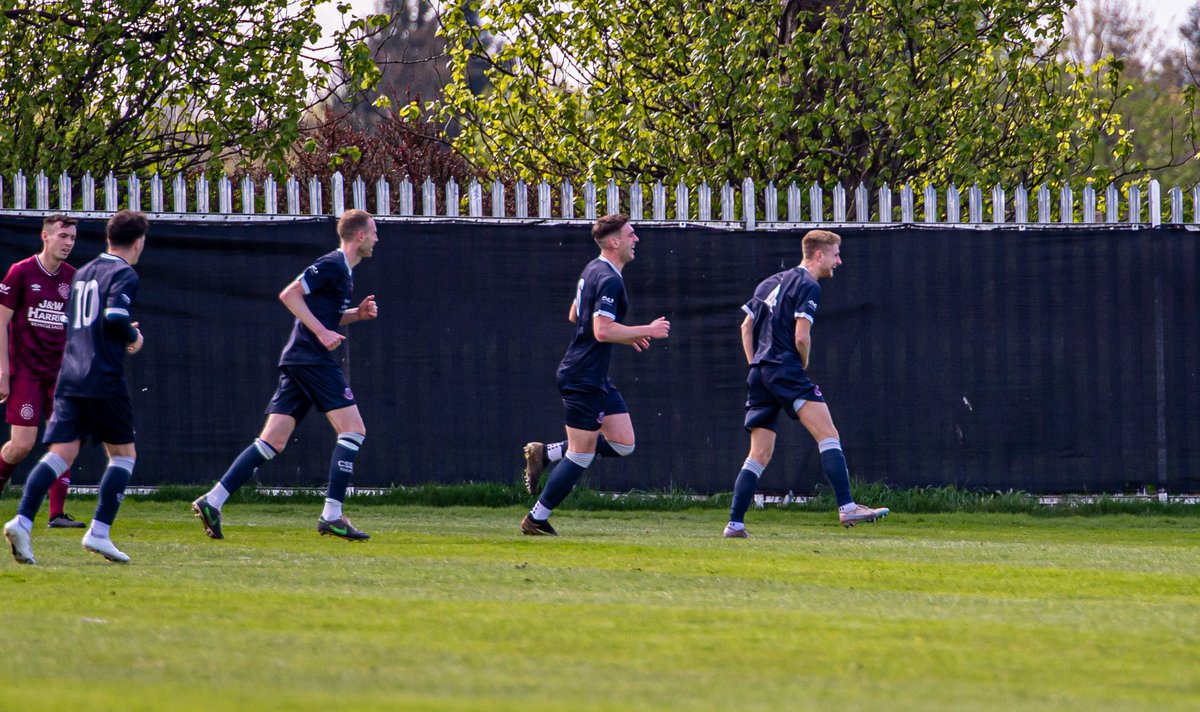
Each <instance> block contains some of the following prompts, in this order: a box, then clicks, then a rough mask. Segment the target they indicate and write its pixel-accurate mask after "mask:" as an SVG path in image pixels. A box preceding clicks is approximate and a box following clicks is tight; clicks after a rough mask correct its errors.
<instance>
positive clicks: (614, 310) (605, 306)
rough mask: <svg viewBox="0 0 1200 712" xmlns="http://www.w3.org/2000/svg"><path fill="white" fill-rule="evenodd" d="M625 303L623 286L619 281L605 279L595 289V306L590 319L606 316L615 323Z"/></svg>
mask: <svg viewBox="0 0 1200 712" xmlns="http://www.w3.org/2000/svg"><path fill="white" fill-rule="evenodd" d="M624 301H625V285H624V284H623V283H622V282H621V280H619V279H606V280H604V281H603V282H601V283H600V284H599V285H598V286H597V288H596V304H595V308H594V309H593V310H592V317H593V318H594V317H597V316H606V317H608V318H609V319H612V320H613V321H616V319H617V314H619V313H620V310H621V307H622V306H623V305H624Z"/></svg>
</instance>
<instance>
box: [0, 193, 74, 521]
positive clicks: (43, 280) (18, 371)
mask: <svg viewBox="0 0 1200 712" xmlns="http://www.w3.org/2000/svg"><path fill="white" fill-rule="evenodd" d="M76 222H77V221H76V220H75V218H71V217H67V216H66V215H58V214H56V215H47V216H46V218H45V219H44V220H42V250H41V252H39V253H38V254H36V255H34V256H32V257H28V258H26V259H23V260H21V261H20V262H17V263H15V264H14V265H13V266H12V267H11V268H9V270H8V274H6V275H5V276H4V281H2V282H0V401H5V400H6V401H7V407H6V409H5V416H6V420H7V421H8V424H9V425H10V426H12V429H11V431H10V434H9V439H8V442H6V443H4V447H3V448H0V492H3V491H4V485H5V484H7V483H8V480H9V478H10V477H11V476H12V474H13V471H15V470H16V469H17V465H19V464H21V462H22V461H23V460H24V459H25V458H26V456H28V455H29V453H30V451H32V450H33V446H34V445H35V444H36V443H37V432H38V426H39V425H40V424H41V423H42V420H43V419H44V418H49V417H50V412H51V411H52V410H53V408H54V382H55V381H57V380H58V369H59V366H61V365H62V355H63V348H64V347H66V345H67V304H68V302H69V301H70V296H71V280H72V279H73V278H74V277H75V268H74V267H72V266H71V265H69V264H67V261H66V260H67V257H68V256H70V254H71V250H72V249H74V247H75V237H76ZM70 485H71V471H70V470H67V471H66V472H64V473H63V474H62V476H60V477H59V478H58V479H57V480H55V481H54V484H53V485H51V486H50V516H49V518H48V519H49V522H48V524H49V526H50V528H52V529H58V528H83V527H86V526H87V525H86V524H84V523H83V522H79V521H75V518H74V517H72V516H71V515H69V514H67V513H66V512H65V511H63V507H64V505H65V504H66V501H67V488H68V487H70Z"/></svg>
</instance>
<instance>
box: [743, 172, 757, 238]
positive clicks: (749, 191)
mask: <svg viewBox="0 0 1200 712" xmlns="http://www.w3.org/2000/svg"><path fill="white" fill-rule="evenodd" d="M754 198H755V195H754V180H753V179H752V178H749V177H747V178H744V179H743V180H742V222H743V223H744V224H745V226H746V229H747V230H753V229H754V228H755V227H757V218H758V207H757V206H756V205H755V204H754Z"/></svg>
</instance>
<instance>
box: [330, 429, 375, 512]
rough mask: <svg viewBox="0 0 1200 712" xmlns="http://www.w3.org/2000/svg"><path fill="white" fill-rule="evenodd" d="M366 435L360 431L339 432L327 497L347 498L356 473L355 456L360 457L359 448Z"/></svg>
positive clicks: (331, 463) (331, 460) (331, 461)
mask: <svg viewBox="0 0 1200 712" xmlns="http://www.w3.org/2000/svg"><path fill="white" fill-rule="evenodd" d="M366 437H367V436H366V435H360V434H359V433H338V440H337V447H335V448H333V458H331V459H330V461H329V489H328V490H326V492H325V496H326V497H327V498H329V499H332V500H336V501H338V502H344V501H345V500H346V488H347V487H349V486H350V476H351V475H353V474H354V458H356V457H358V448H359V447H360V446H361V445H362V444H363V440H365V439H366Z"/></svg>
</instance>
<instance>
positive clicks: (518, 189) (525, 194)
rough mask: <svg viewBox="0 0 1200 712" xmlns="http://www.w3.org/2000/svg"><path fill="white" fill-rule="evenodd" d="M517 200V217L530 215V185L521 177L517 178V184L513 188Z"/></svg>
mask: <svg viewBox="0 0 1200 712" xmlns="http://www.w3.org/2000/svg"><path fill="white" fill-rule="evenodd" d="M513 192H514V193H515V196H514V197H515V200H516V204H517V217H519V218H528V217H529V186H528V185H527V184H526V183H525V181H524V180H523V179H521V178H518V179H517V184H516V186H514V188H513Z"/></svg>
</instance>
